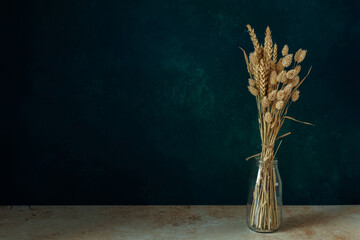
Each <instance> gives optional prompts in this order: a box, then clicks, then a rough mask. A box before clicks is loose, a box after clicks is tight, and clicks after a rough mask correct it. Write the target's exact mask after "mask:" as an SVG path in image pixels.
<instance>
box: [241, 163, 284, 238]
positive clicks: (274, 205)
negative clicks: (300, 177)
mask: <svg viewBox="0 0 360 240" xmlns="http://www.w3.org/2000/svg"><path fill="white" fill-rule="evenodd" d="M249 184H250V186H249V194H248V200H247V207H246V222H247V225H248V227H249V228H250V229H251V230H253V231H255V232H264V233H266V232H274V231H276V230H278V229H279V228H280V225H281V218H282V182H281V178H280V174H279V169H278V160H277V159H274V160H273V161H270V162H262V161H261V160H260V157H257V158H255V160H254V165H253V167H252V171H251V175H250V182H249Z"/></svg>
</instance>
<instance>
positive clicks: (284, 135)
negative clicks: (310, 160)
mask: <svg viewBox="0 0 360 240" xmlns="http://www.w3.org/2000/svg"><path fill="white" fill-rule="evenodd" d="M290 134H291V132H288V133H285V134H283V135H281V136H280V137H277V138H276V139H275V141H276V140H278V139H280V138H283V137H286V136H287V135H290ZM280 144H281V142H280ZM280 144H279V146H278V148H277V150H279V147H280ZM261 147H262V148H268V149H271V148H274V143H273V144H271V145H267V144H264V143H262V144H261ZM277 150H276V152H275V154H274V157H275V155H276V153H277ZM260 154H261V152H259V153H257V154H255V155H252V156H251V157H248V158H246V159H245V160H246V161H247V160H249V159H251V158H253V157H257V156H259V155H260Z"/></svg>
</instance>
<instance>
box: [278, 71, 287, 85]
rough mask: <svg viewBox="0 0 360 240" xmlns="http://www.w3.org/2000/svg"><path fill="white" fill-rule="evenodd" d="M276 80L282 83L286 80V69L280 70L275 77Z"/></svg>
mask: <svg viewBox="0 0 360 240" xmlns="http://www.w3.org/2000/svg"><path fill="white" fill-rule="evenodd" d="M276 81H278V82H281V83H284V82H286V71H285V70H282V71H281V72H280V73H279V75H278V76H277V78H276Z"/></svg>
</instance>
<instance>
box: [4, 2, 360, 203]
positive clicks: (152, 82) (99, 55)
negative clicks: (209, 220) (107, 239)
mask: <svg viewBox="0 0 360 240" xmlns="http://www.w3.org/2000/svg"><path fill="white" fill-rule="evenodd" d="M9 2H10V1H9ZM359 10H360V9H359V4H358V3H357V1H334V0H330V1H329V0H315V1H314V0H304V1H300V2H299V1H266V0H263V1H257V2H255V1H235V0H223V1H214V0H206V1H179V0H172V1H159V0H153V1H99V0H91V1H84V0H78V1H68V0H65V1H50V2H49V1H45V0H38V1H31V3H29V2H24V3H22V4H20V3H13V2H12V3H11V5H10V4H9V5H7V6H5V8H4V9H2V10H1V11H3V13H4V14H1V15H2V17H1V18H3V21H1V22H2V23H1V25H2V26H3V27H2V37H1V38H2V39H1V41H2V44H1V56H0V59H1V72H0V76H1V89H2V94H1V99H2V101H1V103H0V104H1V109H2V116H1V118H0V124H1V125H0V131H1V134H0V135H1V147H2V155H1V156H2V159H1V162H2V165H1V167H0V180H1V181H0V182H1V183H0V187H1V189H2V190H1V196H0V203H1V204H244V203H245V201H246V194H247V181H248V176H249V170H250V168H251V163H250V162H246V161H245V158H246V157H248V156H250V155H253V154H255V153H257V152H259V150H260V139H259V130H258V126H257V116H256V107H255V99H254V98H253V97H252V96H251V95H250V94H249V93H248V91H247V88H246V87H247V78H248V73H247V71H246V66H245V61H244V59H243V55H242V52H241V51H240V50H239V49H238V46H242V47H243V48H244V49H246V51H247V52H250V51H252V46H251V42H250V39H249V36H248V34H247V31H246V28H245V25H246V24H247V23H250V24H251V25H252V26H253V27H254V28H255V31H256V32H257V35H258V36H259V37H260V38H261V39H262V38H263V33H264V31H265V28H266V26H267V25H269V26H270V27H271V29H272V31H273V39H274V41H275V42H277V43H278V44H279V45H280V46H283V45H284V44H289V46H290V52H294V51H296V50H297V49H298V48H303V49H307V50H308V56H307V58H306V61H305V63H304V64H303V69H304V70H303V71H302V73H301V74H302V75H301V76H304V72H305V71H307V69H308V68H309V67H310V66H311V65H312V66H313V70H312V72H311V74H310V76H309V78H308V79H307V80H306V81H305V83H304V84H303V85H302V86H301V89H300V90H301V97H300V100H299V101H298V102H296V103H295V104H293V105H292V106H291V109H290V112H289V115H290V116H293V117H295V118H297V119H300V120H303V121H309V122H312V123H314V124H315V125H316V127H311V126H306V125H302V124H298V123H295V122H290V121H289V122H286V124H285V126H284V128H283V130H282V132H283V133H285V132H287V131H291V132H292V134H291V135H290V136H288V137H286V139H285V140H284V142H283V143H282V146H281V148H280V151H279V153H278V158H279V169H280V173H281V175H282V179H283V197H284V204H359V203H360V188H359V187H358V183H359V180H360V171H359V169H360V161H359V156H358V155H359V154H358V153H357V152H356V151H357V148H358V147H359V146H360V140H359V139H360V131H359V125H358V123H359V120H360V119H359V94H358V90H357V89H358V86H359V84H358V81H359V74H358V68H359V63H360V62H359V57H358V54H359V46H358V43H359V40H360V39H359V32H360V28H359V18H358V15H357V14H358V13H359Z"/></svg>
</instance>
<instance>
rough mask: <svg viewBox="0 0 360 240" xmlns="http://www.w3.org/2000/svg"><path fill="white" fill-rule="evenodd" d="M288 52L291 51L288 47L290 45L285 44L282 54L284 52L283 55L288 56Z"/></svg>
mask: <svg viewBox="0 0 360 240" xmlns="http://www.w3.org/2000/svg"><path fill="white" fill-rule="evenodd" d="M288 53H289V47H288V45H285V46H284V47H283V49H282V50H281V54H282V55H283V56H286V55H287V54H288Z"/></svg>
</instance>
